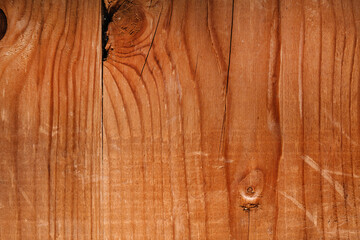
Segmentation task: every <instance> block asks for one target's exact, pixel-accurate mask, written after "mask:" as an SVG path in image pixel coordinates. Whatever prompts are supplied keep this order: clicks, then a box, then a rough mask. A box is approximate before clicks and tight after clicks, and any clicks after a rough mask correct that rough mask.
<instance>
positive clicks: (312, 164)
mask: <svg viewBox="0 0 360 240" xmlns="http://www.w3.org/2000/svg"><path fill="white" fill-rule="evenodd" d="M302 159H303V160H304V161H305V163H306V164H308V165H309V166H310V167H312V168H313V169H314V170H316V171H317V172H320V174H321V176H322V177H323V178H324V179H325V180H326V181H328V182H329V183H330V184H331V185H333V186H334V188H335V190H336V192H337V193H339V194H340V196H341V197H343V198H344V188H343V187H342V186H341V184H340V183H339V182H338V181H335V180H334V179H333V178H332V177H331V176H330V175H329V173H328V172H327V171H324V170H323V169H321V168H320V166H319V165H318V164H317V163H316V162H315V161H314V160H313V159H312V158H311V157H309V156H307V155H304V156H302Z"/></svg>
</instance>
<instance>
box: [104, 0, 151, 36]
mask: <svg viewBox="0 0 360 240" xmlns="http://www.w3.org/2000/svg"><path fill="white" fill-rule="evenodd" d="M145 25H146V17H145V13H144V10H143V9H142V6H141V4H139V3H136V2H135V1H124V2H122V4H121V5H120V6H118V7H117V9H116V11H115V12H114V13H113V16H112V22H111V23H110V24H109V36H111V35H112V36H114V37H115V38H117V39H118V40H119V39H121V40H127V41H131V40H134V39H136V38H137V37H138V36H139V35H140V34H141V33H142V32H143V30H144V28H145Z"/></svg>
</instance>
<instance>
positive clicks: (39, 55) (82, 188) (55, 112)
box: [0, 0, 103, 240]
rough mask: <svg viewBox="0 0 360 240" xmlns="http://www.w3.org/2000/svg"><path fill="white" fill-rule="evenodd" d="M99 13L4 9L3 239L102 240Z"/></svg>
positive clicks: (45, 4) (32, 5) (24, 6)
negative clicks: (100, 216) (5, 26)
mask: <svg viewBox="0 0 360 240" xmlns="http://www.w3.org/2000/svg"><path fill="white" fill-rule="evenodd" d="M100 7H101V4H100V2H99V1H97V0H94V1H93V0H91V1H88V0H84V1H82V0H69V1H58V0H53V1H51V0H46V1H39V0H33V1H27V0H26V1H25V0H15V1H10V0H9V1H8V0H5V1H4V0H1V1H0V8H1V9H2V10H3V11H4V13H5V15H6V16H7V22H8V24H7V25H8V27H7V31H6V34H5V36H4V38H3V39H2V40H0V239H4V240H5V239H6V240H7V239H103V238H102V237H100V228H99V227H100V224H99V223H100V218H99V211H100V189H99V187H100V185H99V181H98V180H99V176H100V173H99V170H100V161H99V159H100V156H101V135H100V133H101V12H100Z"/></svg>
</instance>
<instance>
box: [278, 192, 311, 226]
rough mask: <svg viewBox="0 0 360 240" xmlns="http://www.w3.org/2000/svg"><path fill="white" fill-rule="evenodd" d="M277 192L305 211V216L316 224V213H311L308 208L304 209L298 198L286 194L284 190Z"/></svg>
mask: <svg viewBox="0 0 360 240" xmlns="http://www.w3.org/2000/svg"><path fill="white" fill-rule="evenodd" d="M279 193H280V194H281V195H282V196H284V197H285V198H286V199H288V200H290V201H291V202H292V203H293V204H294V205H295V206H297V207H298V208H299V209H301V210H302V211H304V212H305V215H306V217H307V218H308V219H309V220H310V221H311V222H312V223H313V224H314V225H315V226H317V214H315V215H313V214H311V213H310V212H309V211H308V210H306V209H305V207H304V205H303V204H301V203H300V202H299V201H298V200H296V199H295V198H293V197H292V196H290V195H289V194H287V193H286V192H281V191H279Z"/></svg>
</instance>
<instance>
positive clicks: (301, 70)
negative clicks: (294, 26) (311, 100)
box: [298, 21, 304, 118]
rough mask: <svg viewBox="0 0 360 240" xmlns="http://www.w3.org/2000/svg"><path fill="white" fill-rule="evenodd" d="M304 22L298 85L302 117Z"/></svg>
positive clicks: (302, 24)
mask: <svg viewBox="0 0 360 240" xmlns="http://www.w3.org/2000/svg"><path fill="white" fill-rule="evenodd" d="M303 47H304V22H303V21H302V22H301V27H300V42H299V66H298V85H299V96H298V97H299V112H300V117H301V118H302V117H303V113H302V109H303V102H302V98H303V97H302V92H303V89H302V85H303V73H302V72H303V54H304V50H303Z"/></svg>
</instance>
